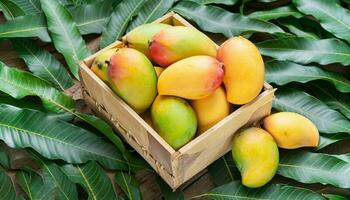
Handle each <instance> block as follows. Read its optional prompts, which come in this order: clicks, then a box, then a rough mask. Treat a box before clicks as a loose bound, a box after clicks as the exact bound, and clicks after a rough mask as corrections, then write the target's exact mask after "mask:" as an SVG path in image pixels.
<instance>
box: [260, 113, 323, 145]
mask: <svg viewBox="0 0 350 200" xmlns="http://www.w3.org/2000/svg"><path fill="white" fill-rule="evenodd" d="M263 122H264V129H265V130H266V131H267V132H269V133H270V134H271V135H272V136H273V137H274V138H275V140H276V142H277V144H278V146H279V147H281V148H284V149H296V148H300V147H317V146H318V144H319V141H320V134H319V133H318V130H317V127H316V126H315V124H314V123H312V121H310V120H309V119H308V118H306V117H304V116H302V115H300V114H298V113H293V112H279V113H275V114H272V115H270V116H268V117H266V118H265V119H264V121H263Z"/></svg>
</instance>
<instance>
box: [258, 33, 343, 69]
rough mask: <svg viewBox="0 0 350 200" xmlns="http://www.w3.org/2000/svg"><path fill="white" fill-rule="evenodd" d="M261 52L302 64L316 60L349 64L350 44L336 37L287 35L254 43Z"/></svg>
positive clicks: (324, 63) (326, 62)
mask: <svg viewBox="0 0 350 200" xmlns="http://www.w3.org/2000/svg"><path fill="white" fill-rule="evenodd" d="M256 45H257V47H258V48H259V50H260V52H261V54H263V55H265V56H270V57H273V58H275V59H277V60H289V61H293V62H298V63H302V64H307V63H311V62H316V63H319V64H322V65H326V64H331V63H341V64H343V65H350V46H349V45H348V44H346V43H345V42H343V41H341V40H337V39H322V40H314V39H310V38H301V37H288V38H282V39H274V40H268V41H264V42H260V43H257V44H256Z"/></svg>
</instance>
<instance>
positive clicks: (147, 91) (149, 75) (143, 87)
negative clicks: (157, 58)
mask: <svg viewBox="0 0 350 200" xmlns="http://www.w3.org/2000/svg"><path fill="white" fill-rule="evenodd" d="M108 83H109V85H110V86H111V88H112V89H113V91H114V92H116V94H117V95H118V96H120V97H121V98H122V99H123V100H124V101H125V102H126V103H127V104H129V106H130V107H132V108H133V109H134V110H135V111H136V112H137V113H142V112H143V111H145V110H146V109H147V108H148V107H150V105H151V104H152V102H153V100H154V98H155V97H156V95H157V74H156V72H155V70H154V68H153V65H152V63H151V61H149V60H148V58H147V57H146V56H145V55H144V54H142V53H141V52H139V51H137V50H135V49H131V48H122V49H119V50H118V51H117V52H116V53H114V54H113V56H112V57H111V61H110V63H109V66H108Z"/></svg>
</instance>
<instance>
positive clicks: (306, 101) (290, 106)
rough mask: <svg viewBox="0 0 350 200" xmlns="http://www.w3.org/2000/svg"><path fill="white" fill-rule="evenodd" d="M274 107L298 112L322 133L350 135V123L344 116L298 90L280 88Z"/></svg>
mask: <svg viewBox="0 0 350 200" xmlns="http://www.w3.org/2000/svg"><path fill="white" fill-rule="evenodd" d="M273 107H274V108H275V109H276V110H279V111H289V112H296V113H299V114H301V115H304V116H305V117H307V118H308V119H310V120H311V121H312V122H313V123H314V124H315V125H316V126H317V129H318V130H319V131H320V132H322V133H328V134H331V133H333V134H334V133H340V132H344V133H350V123H349V120H347V119H346V118H345V117H344V116H343V115H342V114H340V113H338V112H337V111H335V110H333V109H331V108H329V107H328V106H327V105H326V104H324V103H323V102H322V101H320V100H318V99H316V98H315V97H313V96H311V95H309V94H307V93H305V92H302V91H299V90H296V89H286V88H280V89H279V90H278V91H277V92H276V99H275V100H274V101H273Z"/></svg>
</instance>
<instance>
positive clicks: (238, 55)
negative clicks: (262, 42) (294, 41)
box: [217, 36, 265, 105]
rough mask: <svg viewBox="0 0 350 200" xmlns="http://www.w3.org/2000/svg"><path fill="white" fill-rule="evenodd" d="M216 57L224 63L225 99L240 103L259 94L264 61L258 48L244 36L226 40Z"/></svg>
mask: <svg viewBox="0 0 350 200" xmlns="http://www.w3.org/2000/svg"><path fill="white" fill-rule="evenodd" d="M217 59H218V60H219V61H220V62H222V63H224V68H225V76H224V84H225V88H226V93H227V100H228V101H229V102H230V103H232V104H237V105H242V104H246V103H248V102H250V101H252V100H253V99H254V98H255V97H256V96H258V95H259V93H260V91H261V89H262V87H263V85H264V73H265V72H264V71H265V68H264V61H263V59H262V57H261V54H260V53H259V50H258V48H257V47H256V46H255V45H254V44H253V43H252V42H250V41H249V40H247V39H245V38H244V37H241V36H239V37H232V38H231V39H229V40H226V41H225V42H224V43H223V44H222V45H221V46H220V48H219V50H218V56H217Z"/></svg>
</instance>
